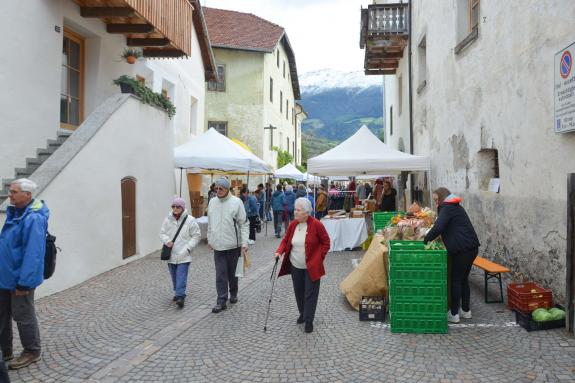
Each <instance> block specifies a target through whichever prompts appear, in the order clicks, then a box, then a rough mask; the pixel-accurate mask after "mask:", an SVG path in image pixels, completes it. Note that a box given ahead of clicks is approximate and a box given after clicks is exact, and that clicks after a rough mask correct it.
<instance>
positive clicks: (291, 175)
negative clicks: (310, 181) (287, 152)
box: [274, 163, 305, 181]
mask: <svg viewBox="0 0 575 383" xmlns="http://www.w3.org/2000/svg"><path fill="white" fill-rule="evenodd" d="M274 177H275V178H288V179H291V180H296V181H305V177H304V174H303V173H302V172H300V171H299V169H298V168H296V167H295V166H293V165H292V164H291V163H288V164H287V165H285V166H283V167H281V168H279V169H278V170H276V171H275V172H274Z"/></svg>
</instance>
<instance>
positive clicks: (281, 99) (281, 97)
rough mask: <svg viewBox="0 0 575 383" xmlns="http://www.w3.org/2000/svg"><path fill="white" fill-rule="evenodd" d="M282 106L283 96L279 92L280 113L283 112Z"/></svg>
mask: <svg viewBox="0 0 575 383" xmlns="http://www.w3.org/2000/svg"><path fill="white" fill-rule="evenodd" d="M283 104H284V94H283V93H282V91H281V90H280V113H282V112H283Z"/></svg>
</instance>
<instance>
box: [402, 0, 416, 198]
mask: <svg viewBox="0 0 575 383" xmlns="http://www.w3.org/2000/svg"><path fill="white" fill-rule="evenodd" d="M413 1H414V0H409V2H408V5H407V7H408V18H409V20H408V28H409V30H408V31H407V36H408V37H407V44H408V50H407V55H408V57H407V60H408V64H407V65H408V68H409V69H408V71H409V75H408V77H409V81H408V82H409V84H408V86H409V153H410V154H413V86H412V77H413V71H412V62H411V38H412V34H411V27H412V23H411V18H412V14H413V13H412V11H411V4H412V2H413ZM409 190H410V191H411V193H413V176H412V177H409ZM405 202H407V201H406V200H405V198H404V203H405Z"/></svg>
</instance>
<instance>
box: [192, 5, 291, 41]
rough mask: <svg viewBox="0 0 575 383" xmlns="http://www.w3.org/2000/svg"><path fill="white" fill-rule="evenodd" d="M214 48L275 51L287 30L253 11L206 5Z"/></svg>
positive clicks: (207, 21) (207, 20)
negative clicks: (208, 6) (238, 10)
mask: <svg viewBox="0 0 575 383" xmlns="http://www.w3.org/2000/svg"><path fill="white" fill-rule="evenodd" d="M203 11H204V17H205V19H206V25H207V27H208V34H209V37H210V42H211V43H212V46H214V47H225V48H236V49H246V50H257V51H265V52H272V51H273V50H274V49H275V47H276V45H277V43H278V41H279V39H280V38H281V37H282V35H283V34H284V29H283V28H282V27H280V26H279V25H276V24H274V23H270V22H269V21H267V20H264V19H262V18H261V17H258V16H255V15H252V14H251V13H242V12H236V11H228V10H225V9H217V8H207V7H204V8H203Z"/></svg>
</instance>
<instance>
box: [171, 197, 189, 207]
mask: <svg viewBox="0 0 575 383" xmlns="http://www.w3.org/2000/svg"><path fill="white" fill-rule="evenodd" d="M172 206H179V207H181V208H182V209H185V208H186V201H185V200H184V199H183V198H181V197H176V198H174V200H173V201H172Z"/></svg>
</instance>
